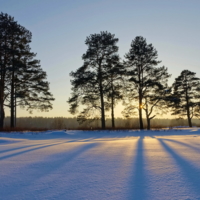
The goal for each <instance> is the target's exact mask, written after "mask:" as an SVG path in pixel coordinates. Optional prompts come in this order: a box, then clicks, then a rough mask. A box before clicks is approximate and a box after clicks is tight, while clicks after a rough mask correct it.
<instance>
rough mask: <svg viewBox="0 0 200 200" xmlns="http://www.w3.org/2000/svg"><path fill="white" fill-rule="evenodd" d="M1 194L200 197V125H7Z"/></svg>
mask: <svg viewBox="0 0 200 200" xmlns="http://www.w3.org/2000/svg"><path fill="white" fill-rule="evenodd" d="M0 199H1V200H15V199H20V200H29V199H37V200H38V199H39V200H40V199H41V200H43V199H50V200H51V199H56V200H61V199H65V200H79V199H89V200H95V199H99V200H104V199H109V200H117V199H122V200H125V199H134V200H146V199H149V200H156V199H159V200H165V199H170V200H172V199H178V200H180V199H188V200H189V199H192V200H197V199H199V200H200V129H197V128H194V129H184V130H162V131H48V132H45V133H38V134H36V133H34V134H33V133H24V134H20V133H11V134H6V133H0Z"/></svg>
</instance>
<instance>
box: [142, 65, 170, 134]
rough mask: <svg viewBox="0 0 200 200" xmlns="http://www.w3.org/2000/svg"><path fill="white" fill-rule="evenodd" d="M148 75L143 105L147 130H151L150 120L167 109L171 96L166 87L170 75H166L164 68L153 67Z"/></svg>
mask: <svg viewBox="0 0 200 200" xmlns="http://www.w3.org/2000/svg"><path fill="white" fill-rule="evenodd" d="M149 75H150V77H151V79H150V80H149V84H148V87H147V89H146V92H145V95H144V105H143V109H144V111H145V113H146V120H147V129H148V130H150V128H151V120H152V119H153V118H154V117H156V115H157V114H163V113H165V112H166V110H167V109H168V99H169V97H170V95H171V94H170V88H169V87H168V85H167V82H168V78H169V77H170V76H171V75H170V74H168V72H167V68H166V67H164V66H163V67H154V68H152V69H151V70H150V72H149Z"/></svg>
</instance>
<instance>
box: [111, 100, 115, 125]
mask: <svg viewBox="0 0 200 200" xmlns="http://www.w3.org/2000/svg"><path fill="white" fill-rule="evenodd" d="M111 117H112V128H115V116H114V99H113V97H112V102H111Z"/></svg>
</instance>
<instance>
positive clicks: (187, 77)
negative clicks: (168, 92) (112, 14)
mask: <svg viewBox="0 0 200 200" xmlns="http://www.w3.org/2000/svg"><path fill="white" fill-rule="evenodd" d="M172 92H173V97H174V98H172V100H171V102H172V104H171V107H172V115H178V116H179V117H181V118H182V117H184V116H186V117H187V120H188V125H189V127H192V118H193V117H199V116H200V113H199V106H200V78H198V77H196V73H195V72H191V71H189V70H183V71H182V72H181V74H180V75H179V76H178V77H177V78H176V79H175V82H174V83H173V85H172Z"/></svg>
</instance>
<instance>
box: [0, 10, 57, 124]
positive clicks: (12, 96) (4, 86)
mask: <svg viewBox="0 0 200 200" xmlns="http://www.w3.org/2000/svg"><path fill="white" fill-rule="evenodd" d="M0 29H1V33H0V41H1V51H0V53H1V61H0V64H1V66H0V67H1V87H0V88H1V89H0V90H1V99H2V100H1V110H4V109H3V107H4V105H7V106H9V107H10V111H11V112H10V114H11V117H10V119H11V123H10V125H11V127H14V126H15V121H16V106H17V105H20V106H23V107H26V108H27V109H28V110H32V109H36V108H37V109H39V110H42V111H43V110H48V109H51V108H52V104H51V101H53V100H54V98H53V96H52V94H51V93H50V92H49V83H48V82H47V81H46V80H45V79H46V73H45V72H43V70H42V68H41V66H40V65H39V61H38V60H36V59H35V58H34V57H35V56H36V54H34V53H32V52H31V49H30V46H29V44H30V42H31V38H32V34H31V32H30V31H28V30H27V29H25V28H24V27H23V26H21V25H19V24H18V23H17V22H16V21H14V18H13V17H11V16H9V15H8V14H4V13H1V14H0ZM17 99H20V103H19V102H17ZM1 115H2V116H3V114H1ZM1 119H3V118H2V117H1ZM1 121H2V120H1ZM1 126H3V122H1Z"/></svg>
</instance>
